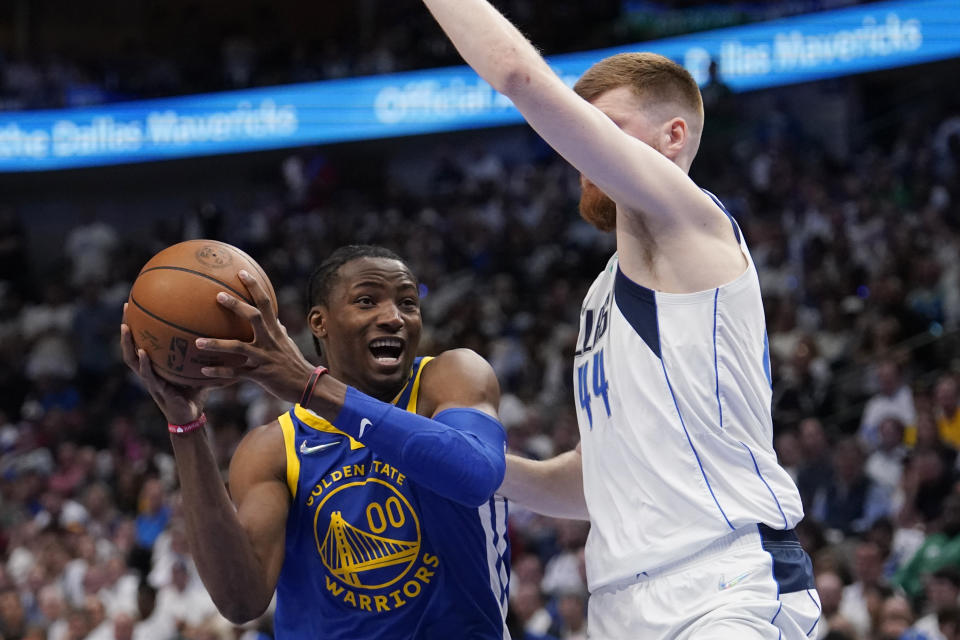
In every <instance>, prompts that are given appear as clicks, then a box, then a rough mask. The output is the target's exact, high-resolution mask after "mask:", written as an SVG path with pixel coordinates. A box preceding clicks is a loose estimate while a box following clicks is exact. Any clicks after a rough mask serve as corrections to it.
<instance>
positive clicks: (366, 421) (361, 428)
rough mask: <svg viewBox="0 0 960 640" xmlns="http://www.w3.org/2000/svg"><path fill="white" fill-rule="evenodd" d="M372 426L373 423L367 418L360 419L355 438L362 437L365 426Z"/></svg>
mask: <svg viewBox="0 0 960 640" xmlns="http://www.w3.org/2000/svg"><path fill="white" fill-rule="evenodd" d="M372 426H373V423H372V422H370V421H369V420H367V419H366V418H364V419H363V420H361V421H360V433H359V434H358V435H357V440H359V439H360V438H362V437H363V432H364V430H366V428H367V427H372Z"/></svg>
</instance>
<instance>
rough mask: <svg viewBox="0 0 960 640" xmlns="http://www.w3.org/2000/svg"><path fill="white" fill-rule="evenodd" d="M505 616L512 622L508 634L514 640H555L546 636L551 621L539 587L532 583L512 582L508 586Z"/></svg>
mask: <svg viewBox="0 0 960 640" xmlns="http://www.w3.org/2000/svg"><path fill="white" fill-rule="evenodd" d="M514 576H516V574H514ZM507 616H508V618H510V619H512V620H513V621H514V626H513V627H512V628H511V631H510V634H511V636H512V637H513V638H515V639H516V640H556V639H555V638H553V636H550V635H547V632H548V631H549V630H550V627H551V625H552V624H553V619H552V618H551V616H550V613H549V612H548V611H547V609H546V602H545V600H544V598H543V592H542V591H541V590H540V586H539V585H538V584H536V583H534V582H529V581H521V580H514V582H513V583H512V584H511V585H510V606H509V608H508V609H507Z"/></svg>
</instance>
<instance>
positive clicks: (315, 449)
mask: <svg viewBox="0 0 960 640" xmlns="http://www.w3.org/2000/svg"><path fill="white" fill-rule="evenodd" d="M341 442H342V441H341V440H337V441H336V442H328V443H327V444H318V445H317V446H315V447H308V446H307V441H306V440H304V441H303V442H301V443H300V453H302V454H303V455H305V456H309V455H311V454H313V453H320V452H321V451H323V450H324V449H329V448H330V447H335V446H337V445H338V444H340V443H341Z"/></svg>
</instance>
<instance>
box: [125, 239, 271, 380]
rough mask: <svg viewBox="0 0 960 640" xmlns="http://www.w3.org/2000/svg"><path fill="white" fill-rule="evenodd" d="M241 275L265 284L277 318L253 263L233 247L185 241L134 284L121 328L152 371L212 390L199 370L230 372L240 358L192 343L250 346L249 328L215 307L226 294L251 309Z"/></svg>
mask: <svg viewBox="0 0 960 640" xmlns="http://www.w3.org/2000/svg"><path fill="white" fill-rule="evenodd" d="M241 269H246V270H247V272H248V273H250V274H251V275H252V276H254V277H256V278H258V279H259V280H260V282H262V283H264V285H265V286H266V288H267V292H268V293H269V295H270V300H271V302H272V307H273V314H274V316H276V313H277V296H276V294H275V293H274V291H273V286H272V285H271V284H270V279H269V278H267V274H266V273H264V271H263V269H261V268H260V265H258V264H257V263H256V261H255V260H254V259H253V258H251V257H250V256H248V255H247V254H246V253H244V252H243V251H241V250H240V249H237V248H236V247H234V246H231V245H229V244H226V243H224V242H218V241H216V240H187V241H186V242H181V243H179V244H175V245H173V246H172V247H167V248H166V249H164V250H163V251H161V252H159V253H158V254H157V255H155V256H153V258H151V259H150V261H149V262H147V264H145V265H144V267H143V269H141V270H140V274H139V275H138V276H137V279H136V280H135V281H134V283H133V287H132V288H131V289H130V298H129V300H128V301H127V302H128V304H127V313H126V323H127V325H129V327H130V332H131V333H132V334H133V341H134V343H135V344H136V346H137V347H138V348H142V349H144V350H146V352H147V354H148V355H149V356H150V360H151V362H153V369H154V371H156V373H157V374H158V375H160V376H162V377H163V378H165V379H167V380H169V381H170V382H173V383H175V384H179V385H184V386H203V385H205V384H212V383H211V379H210V378H208V377H207V376H205V375H203V374H202V373H201V372H200V369H201V367H208V366H228V367H235V366H240V365H242V364H243V363H244V361H245V359H244V358H243V357H242V356H236V355H229V354H217V353H211V352H208V351H200V350H198V349H197V347H196V345H195V341H196V339H197V338H201V337H203V338H221V339H234V340H243V341H245V342H249V341H251V340H253V330H252V329H251V327H250V323H249V322H248V321H247V320H244V319H243V318H241V317H240V316H238V315H236V314H234V313H233V312H232V311H230V310H229V309H225V308H224V307H222V306H221V305H220V304H218V303H217V293H218V292H220V291H226V292H227V293H230V294H232V295H234V296H236V297H237V298H240V299H241V300H243V301H245V302H247V303H248V304H251V305H253V304H254V302H253V298H251V296H250V292H249V291H247V288H246V286H244V284H243V282H241V281H240V277H239V276H238V275H237V274H238V273H239V272H240V270H241Z"/></svg>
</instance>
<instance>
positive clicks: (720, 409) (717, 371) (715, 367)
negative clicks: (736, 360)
mask: <svg viewBox="0 0 960 640" xmlns="http://www.w3.org/2000/svg"><path fill="white" fill-rule="evenodd" d="M719 296H720V287H717V288H716V290H715V291H714V292H713V372H714V373H715V374H716V375H717V411H718V412H719V413H720V428H721V429H723V405H722V404H720V366H719V365H718V364H717V298H718V297H719Z"/></svg>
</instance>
